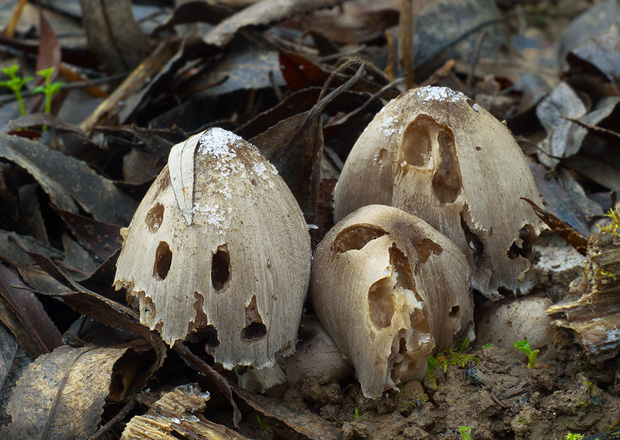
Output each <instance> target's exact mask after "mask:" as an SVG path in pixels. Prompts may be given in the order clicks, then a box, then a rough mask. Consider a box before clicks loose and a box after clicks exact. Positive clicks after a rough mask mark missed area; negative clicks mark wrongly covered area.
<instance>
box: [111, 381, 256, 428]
mask: <svg viewBox="0 0 620 440" xmlns="http://www.w3.org/2000/svg"><path fill="white" fill-rule="evenodd" d="M207 400H209V393H203V392H201V391H200V388H199V387H198V386H197V385H192V384H190V385H183V386H180V387H177V388H175V389H174V390H173V391H170V392H169V393H166V394H165V395H164V396H163V397H162V398H161V399H159V400H158V401H157V402H155V404H154V405H153V406H152V407H151V409H149V410H148V412H147V413H146V414H145V415H143V416H135V417H134V418H132V419H131V421H130V422H129V423H128V424H127V427H126V428H125V431H123V435H122V437H121V440H131V439H135V440H142V439H151V440H159V439H162V440H164V439H165V440H168V439H169V440H176V439H178V438H179V434H180V435H182V436H184V437H186V438H204V439H207V438H208V439H224V440H225V439H229V440H243V439H247V437H245V436H242V435H241V434H237V433H235V432H234V431H232V430H230V429H228V428H226V427H225V426H221V425H218V424H216V423H213V422H211V421H209V420H207V419H205V418H204V417H203V416H201V415H200V414H194V412H196V411H202V410H203V409H204V407H205V404H206V402H207Z"/></svg>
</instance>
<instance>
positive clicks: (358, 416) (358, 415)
mask: <svg viewBox="0 0 620 440" xmlns="http://www.w3.org/2000/svg"><path fill="white" fill-rule="evenodd" d="M353 417H355V419H359V418H360V412H359V410H358V409H357V408H355V412H354V413H353Z"/></svg>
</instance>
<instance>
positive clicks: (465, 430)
mask: <svg viewBox="0 0 620 440" xmlns="http://www.w3.org/2000/svg"><path fill="white" fill-rule="evenodd" d="M459 434H461V438H462V439H463V440H471V428H470V427H469V426H459Z"/></svg>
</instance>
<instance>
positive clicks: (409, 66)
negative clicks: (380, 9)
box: [398, 0, 414, 89]
mask: <svg viewBox="0 0 620 440" xmlns="http://www.w3.org/2000/svg"><path fill="white" fill-rule="evenodd" d="M398 34H399V35H398V40H399V42H398V61H399V64H400V67H401V68H402V69H405V71H406V73H407V89H411V88H413V86H414V80H413V0H400V21H399V24H398Z"/></svg>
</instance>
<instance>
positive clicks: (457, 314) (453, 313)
mask: <svg viewBox="0 0 620 440" xmlns="http://www.w3.org/2000/svg"><path fill="white" fill-rule="evenodd" d="M448 317H449V318H450V319H451V320H452V321H455V320H460V318H461V307H460V306H458V305H456V306H452V308H451V309H450V312H449V313H448Z"/></svg>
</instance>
